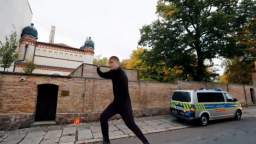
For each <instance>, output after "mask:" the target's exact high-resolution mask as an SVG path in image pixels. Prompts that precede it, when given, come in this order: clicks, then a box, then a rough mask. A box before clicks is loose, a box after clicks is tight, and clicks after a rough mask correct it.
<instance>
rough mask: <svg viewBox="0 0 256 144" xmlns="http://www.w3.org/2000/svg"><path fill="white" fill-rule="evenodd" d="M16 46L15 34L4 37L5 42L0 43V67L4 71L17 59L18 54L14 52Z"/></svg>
mask: <svg viewBox="0 0 256 144" xmlns="http://www.w3.org/2000/svg"><path fill="white" fill-rule="evenodd" d="M17 46H18V42H17V34H16V33H13V34H11V35H10V36H9V37H6V40H5V42H1V41H0V66H1V67H3V68H4V71H5V70H6V68H9V67H10V66H11V64H12V63H13V62H14V61H15V60H16V59H17V58H18V54H17V53H16V52H15V50H16V48H17Z"/></svg>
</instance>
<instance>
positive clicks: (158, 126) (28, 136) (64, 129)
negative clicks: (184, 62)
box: [0, 106, 256, 144]
mask: <svg viewBox="0 0 256 144" xmlns="http://www.w3.org/2000/svg"><path fill="white" fill-rule="evenodd" d="M243 117H256V106H250V107H247V108H244V109H243ZM135 121H136V123H137V124H138V126H139V127H140V128H141V129H142V131H143V133H144V134H149V133H157V132H163V131H169V130H176V129H182V128H187V127H188V126H187V125H185V124H184V123H179V122H177V121H176V119H175V118H173V117H171V116H169V115H166V116H154V117H143V118H136V119H135ZM109 131H110V132H109V134H110V139H118V138H124V137H130V136H134V135H133V133H132V132H131V131H130V130H129V129H128V128H127V127H126V126H125V125H124V123H123V121H122V120H112V121H110V122H109ZM101 139H102V135H101V129H100V124H99V122H92V123H83V124H81V125H79V126H78V127H76V126H74V125H73V124H70V125H55V126H42V127H31V128H25V129H19V130H14V131H9V132H4V131H0V144H17V143H19V144H57V143H58V144H85V143H87V144H88V143H95V142H99V141H101Z"/></svg>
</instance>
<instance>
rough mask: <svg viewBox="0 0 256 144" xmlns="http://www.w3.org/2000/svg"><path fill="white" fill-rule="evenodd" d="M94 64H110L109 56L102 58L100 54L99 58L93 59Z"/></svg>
mask: <svg viewBox="0 0 256 144" xmlns="http://www.w3.org/2000/svg"><path fill="white" fill-rule="evenodd" d="M93 64H96V65H103V66H106V65H108V58H107V57H103V58H100V56H99V57H98V58H94V59H93Z"/></svg>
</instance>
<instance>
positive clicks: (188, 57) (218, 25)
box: [139, 0, 256, 81]
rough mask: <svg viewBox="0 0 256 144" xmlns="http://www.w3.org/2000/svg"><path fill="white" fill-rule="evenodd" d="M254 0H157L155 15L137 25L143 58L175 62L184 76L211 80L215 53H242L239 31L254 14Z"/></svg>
mask: <svg viewBox="0 0 256 144" xmlns="http://www.w3.org/2000/svg"><path fill="white" fill-rule="evenodd" d="M255 13H256V2H255V1H254V0H159V2H158V4H157V14H158V15H159V19H158V20H156V21H155V22H153V23H152V24H150V25H146V26H144V27H143V28H142V29H141V39H140V41H139V44H140V45H142V46H147V47H150V48H151V49H149V50H147V53H148V54H147V57H146V61H147V62H148V63H149V64H152V65H158V66H160V65H164V66H166V67H174V66H178V67H180V68H181V69H182V70H183V73H184V78H183V79H189V78H191V79H192V80H196V81H205V80H211V77H212V76H216V74H214V72H212V71H211V70H210V68H211V67H212V66H213V62H212V60H213V59H214V58H217V57H224V58H233V57H238V56H243V55H244V53H245V49H246V47H245V46H244V45H241V43H239V32H241V31H242V30H243V28H244V27H245V26H246V25H248V23H249V22H250V21H251V20H252V19H253V18H254V17H255Z"/></svg>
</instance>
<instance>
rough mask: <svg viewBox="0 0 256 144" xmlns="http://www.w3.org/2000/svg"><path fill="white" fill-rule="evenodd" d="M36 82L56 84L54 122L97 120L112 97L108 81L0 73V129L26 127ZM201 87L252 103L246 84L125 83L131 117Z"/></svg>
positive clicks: (163, 110) (159, 110)
mask: <svg viewBox="0 0 256 144" xmlns="http://www.w3.org/2000/svg"><path fill="white" fill-rule="evenodd" d="M40 84H55V85H58V86H59V90H58V102H57V114H56V121H57V123H70V122H72V120H73V119H74V118H75V117H77V116H80V117H81V119H82V121H84V122H86V121H92V120H98V118H99V115H100V113H101V112H102V111H103V110H104V108H105V107H106V106H107V105H108V104H109V103H110V102H111V101H112V99H113V92H112V83H111V81H110V80H105V79H100V78H85V77H61V76H46V75H24V74H8V73H0V129H9V128H19V127H26V126H28V125H30V124H31V123H32V122H33V121H34V115H35V111H36V101H37V86H38V85H40ZM203 87H206V88H216V87H221V88H223V89H224V90H227V91H229V92H230V93H231V94H232V95H233V96H234V97H236V98H237V99H239V100H240V101H241V102H242V103H243V104H246V103H247V104H252V100H251V96H250V95H251V94H250V88H254V89H255V87H253V86H249V85H246V86H242V85H234V84H231V85H221V84H217V83H198V82H183V81H178V82H176V83H159V82H150V81H130V82H129V91H130V96H131V100H132V105H133V110H134V114H135V116H147V115H157V114H167V113H168V109H169V99H170V96H171V95H172V93H173V91H174V90H176V89H199V88H203ZM63 92H68V95H63V94H62V93H63ZM246 100H247V101H246Z"/></svg>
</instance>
